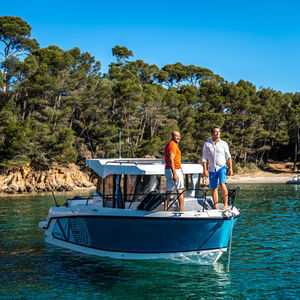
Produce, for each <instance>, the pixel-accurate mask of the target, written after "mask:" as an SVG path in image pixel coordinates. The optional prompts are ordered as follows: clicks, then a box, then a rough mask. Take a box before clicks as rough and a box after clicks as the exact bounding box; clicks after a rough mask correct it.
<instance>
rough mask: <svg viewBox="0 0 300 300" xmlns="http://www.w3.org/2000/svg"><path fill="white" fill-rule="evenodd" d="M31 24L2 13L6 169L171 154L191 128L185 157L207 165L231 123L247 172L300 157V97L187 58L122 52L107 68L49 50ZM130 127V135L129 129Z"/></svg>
mask: <svg viewBox="0 0 300 300" xmlns="http://www.w3.org/2000/svg"><path fill="white" fill-rule="evenodd" d="M30 33H31V27H30V26H29V24H27V22H26V21H24V20H22V19H21V18H18V17H7V16H6V17H0V42H1V43H2V44H3V45H4V48H3V53H1V54H2V57H3V58H4V59H3V61H1V63H0V88H1V92H0V165H1V166H12V165H22V164H25V163H27V162H28V161H32V160H35V161H38V162H39V161H40V152H39V151H42V152H43V153H44V154H45V155H46V156H47V158H48V159H49V161H51V162H58V163H60V164H64V165H66V164H68V163H71V162H76V160H77V159H83V158H85V157H90V156H91V148H92V149H93V151H94V152H95V154H96V156H97V157H118V142H119V137H118V131H119V129H120V128H121V129H122V156H123V157H126V156H130V155H131V147H133V150H134V153H135V155H136V156H137V157H144V156H152V157H153V156H155V157H163V151H164V146H165V144H166V143H167V142H168V141H169V139H170V133H171V132H172V131H173V130H178V131H180V132H181V136H182V140H181V143H180V148H181V150H182V157H183V159H184V160H190V161H198V162H199V161H201V155H202V147H203V144H204V143H205V141H206V140H207V139H209V138H210V129H211V127H212V126H213V125H220V126H222V138H223V139H224V140H226V141H227V142H228V143H229V146H230V150H231V153H232V156H233V159H234V161H235V162H236V163H238V164H239V165H241V166H249V164H251V163H252V164H253V163H255V164H263V163H264V161H265V160H266V159H268V158H273V159H286V158H293V159H294V162H295V164H296V163H297V161H298V157H299V156H298V155H299V152H300V147H299V146H300V132H299V128H300V94H299V93H295V94H292V93H286V94H282V93H281V92H278V91H274V90H271V89H261V90H258V91H257V90H256V87H255V86H254V85H253V84H252V83H250V82H247V81H244V80H240V81H239V82H238V83H237V84H235V83H233V82H231V83H230V82H227V81H226V80H224V79H223V78H222V77H221V76H219V75H218V74H214V73H213V72H212V71H211V70H209V69H206V68H203V67H200V66H194V65H183V64H182V63H180V62H177V63H175V64H168V65H165V66H164V67H162V68H159V67H158V66H156V65H149V64H147V63H146V62H144V61H143V60H141V59H138V60H136V61H128V59H129V58H131V57H132V56H133V53H132V51H131V50H128V49H127V48H126V47H121V46H115V47H114V48H113V49H112V54H113V56H114V57H115V58H116V61H117V62H113V63H111V64H110V66H109V71H108V74H104V75H101V73H100V69H101V64H100V62H99V61H96V60H95V58H94V57H93V56H92V55H91V54H90V53H88V52H81V51H80V49H79V48H77V47H75V48H73V49H70V50H66V51H65V50H62V49H60V48H59V47H57V46H54V45H52V46H49V47H46V48H39V47H38V43H37V42H36V41H35V40H34V39H31V38H30ZM127 126H128V129H127Z"/></svg>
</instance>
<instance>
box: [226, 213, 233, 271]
mask: <svg viewBox="0 0 300 300" xmlns="http://www.w3.org/2000/svg"><path fill="white" fill-rule="evenodd" d="M233 220H234V216H232V217H231V228H230V240H229V253H228V262H227V272H229V266H230V258H231V245H232V232H233Z"/></svg>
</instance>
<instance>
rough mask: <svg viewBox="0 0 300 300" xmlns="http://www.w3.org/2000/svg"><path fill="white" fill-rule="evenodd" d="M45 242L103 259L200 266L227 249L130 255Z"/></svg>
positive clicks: (62, 242) (66, 243)
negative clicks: (169, 262) (163, 261)
mask: <svg viewBox="0 0 300 300" xmlns="http://www.w3.org/2000/svg"><path fill="white" fill-rule="evenodd" d="M45 241H46V242H47V243H49V244H52V245H55V246H58V247H62V248H67V249H70V250H74V251H78V252H81V253H85V254H89V255H96V256H101V257H109V258H114V259H124V260H126V259H128V260H153V259H159V260H166V259H167V260H168V261H172V262H176V263H181V264H199V265H213V264H214V263H216V262H217V261H218V259H219V258H220V257H221V255H222V253H223V252H225V251H226V250H227V248H220V249H213V250H202V251H190V252H175V253H174V252H172V253H128V252H115V251H104V250H98V249H93V248H89V247H84V246H79V245H75V244H71V243H68V242H64V241H61V240H57V239H55V238H53V237H50V238H49V237H46V238H45Z"/></svg>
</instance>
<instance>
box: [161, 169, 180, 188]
mask: <svg viewBox="0 0 300 300" xmlns="http://www.w3.org/2000/svg"><path fill="white" fill-rule="evenodd" d="M175 171H176V174H177V177H178V180H177V182H175V181H174V180H173V173H172V171H171V169H165V176H166V191H167V192H172V191H174V190H176V191H178V190H182V189H183V188H184V181H183V172H182V169H176V170H175Z"/></svg>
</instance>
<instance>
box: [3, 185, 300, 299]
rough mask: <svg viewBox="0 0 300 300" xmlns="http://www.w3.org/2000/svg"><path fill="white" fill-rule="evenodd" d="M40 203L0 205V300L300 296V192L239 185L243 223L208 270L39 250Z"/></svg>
mask: <svg viewBox="0 0 300 300" xmlns="http://www.w3.org/2000/svg"><path fill="white" fill-rule="evenodd" d="M50 200H51V198H50V197H49V195H46V196H39V195H37V196H28V197H27V196H25V197H24V196H22V197H19V198H18V197H8V198H0V256H1V259H0V298H1V299H6V298H7V299H11V298H14V299H24V298H25V299H28V298H29V299H30V298H38V299H54V298H67V299H71V298H74V297H75V298H76V299H87V298H89V297H90V298H93V299H95V298H99V299H143V298H149V299H150V298H151V299H152V298H153V299H173V298H175V299H207V298H212V299H224V298H225V299H229V298H242V299H248V298H251V299H252V298H257V299H261V298H267V297H270V298H273V299H295V298H297V297H298V295H299V279H298V278H299V271H300V259H299V245H300V240H299V234H298V232H299V229H300V228H299V226H300V225H299V211H300V189H295V188H294V187H293V186H288V185H266V184H265V185H242V186H241V192H240V195H239V199H238V202H237V204H238V207H239V209H240V211H241V217H240V219H239V221H238V222H237V225H236V227H235V228H234V233H233V245H232V257H231V266H230V272H226V264H227V258H228V256H227V253H226V254H224V255H223V257H222V258H221V259H220V261H219V262H218V263H217V264H215V265H214V266H199V265H178V264H173V263H154V262H147V261H119V260H111V259H103V258H95V257H91V256H84V255H82V254H79V253H75V252H71V251H69V250H66V249H60V248H57V247H54V246H50V245H46V244H45V243H44V237H43V232H42V231H41V229H39V228H38V223H39V222H40V221H43V220H44V219H45V217H46V215H47V212H48V209H49V207H50V206H51V205H52V201H50Z"/></svg>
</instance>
